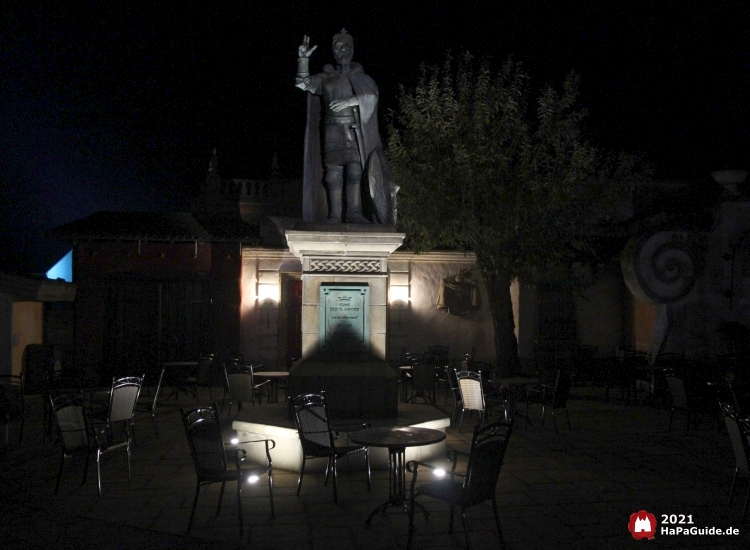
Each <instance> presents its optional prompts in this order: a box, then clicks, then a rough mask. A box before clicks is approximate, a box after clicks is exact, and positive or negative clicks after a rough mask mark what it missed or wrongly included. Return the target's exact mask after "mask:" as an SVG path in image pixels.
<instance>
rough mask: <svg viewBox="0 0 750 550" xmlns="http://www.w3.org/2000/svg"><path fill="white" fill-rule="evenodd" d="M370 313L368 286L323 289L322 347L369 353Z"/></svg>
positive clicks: (327, 287) (321, 311) (321, 306)
mask: <svg viewBox="0 0 750 550" xmlns="http://www.w3.org/2000/svg"><path fill="white" fill-rule="evenodd" d="M369 309H370V288H369V287H368V286H367V285H348V284H330V285H325V284H323V285H320V347H321V348H322V349H324V350H326V351H331V352H342V353H350V352H366V351H368V350H369V347H370V327H369V326H368V321H367V319H368V317H369Z"/></svg>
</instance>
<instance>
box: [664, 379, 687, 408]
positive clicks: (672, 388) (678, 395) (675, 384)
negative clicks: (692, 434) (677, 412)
mask: <svg viewBox="0 0 750 550" xmlns="http://www.w3.org/2000/svg"><path fill="white" fill-rule="evenodd" d="M666 378H667V387H668V388H669V393H670V394H671V396H672V405H673V406H674V407H676V408H678V409H687V408H688V399H687V393H686V392H685V382H684V381H683V380H682V378H677V377H676V376H667V377H666Z"/></svg>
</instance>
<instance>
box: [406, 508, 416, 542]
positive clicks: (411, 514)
mask: <svg viewBox="0 0 750 550" xmlns="http://www.w3.org/2000/svg"><path fill="white" fill-rule="evenodd" d="M410 500H411V505H410V506H409V538H408V539H407V541H406V550H411V540H412V537H413V535H414V498H411V499H410Z"/></svg>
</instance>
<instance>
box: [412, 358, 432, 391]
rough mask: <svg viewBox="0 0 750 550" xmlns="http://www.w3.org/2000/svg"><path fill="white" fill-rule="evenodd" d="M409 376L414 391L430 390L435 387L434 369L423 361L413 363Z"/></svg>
mask: <svg viewBox="0 0 750 550" xmlns="http://www.w3.org/2000/svg"><path fill="white" fill-rule="evenodd" d="M411 376H412V381H413V382H412V383H413V384H414V390H415V391H422V390H432V389H433V388H434V387H435V367H433V366H432V365H429V364H427V363H426V362H425V361H424V360H418V361H415V362H414V364H413V365H412V370H411Z"/></svg>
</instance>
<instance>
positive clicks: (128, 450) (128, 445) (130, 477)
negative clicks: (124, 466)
mask: <svg viewBox="0 0 750 550" xmlns="http://www.w3.org/2000/svg"><path fill="white" fill-rule="evenodd" d="M125 450H126V451H127V453H128V483H132V482H133V476H132V475H131V473H130V441H128V444H127V445H125Z"/></svg>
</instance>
